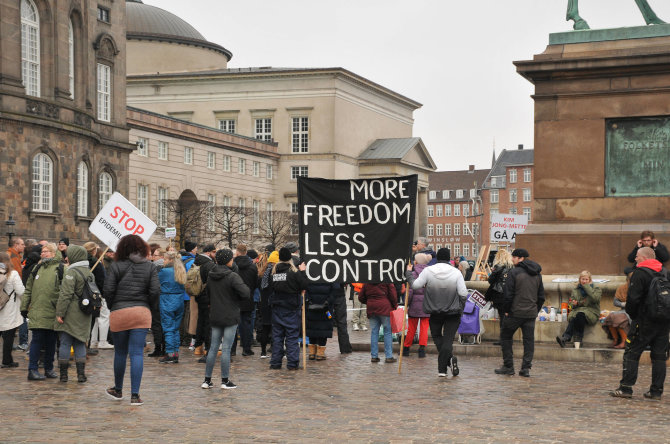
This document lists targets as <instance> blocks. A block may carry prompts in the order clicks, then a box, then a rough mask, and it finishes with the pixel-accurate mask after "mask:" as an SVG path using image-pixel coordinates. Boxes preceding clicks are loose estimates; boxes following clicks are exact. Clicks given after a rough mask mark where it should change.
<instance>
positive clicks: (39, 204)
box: [32, 153, 54, 213]
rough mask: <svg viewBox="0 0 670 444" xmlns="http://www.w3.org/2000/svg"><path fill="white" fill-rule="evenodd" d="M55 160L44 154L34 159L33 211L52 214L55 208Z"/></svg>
mask: <svg viewBox="0 0 670 444" xmlns="http://www.w3.org/2000/svg"><path fill="white" fill-rule="evenodd" d="M53 170H54V164H53V160H51V158H50V157H49V156H47V155H46V154H44V153H39V154H37V155H36V156H35V157H33V180H32V185H33V204H32V209H33V211H36V212H40V213H51V212H52V208H53Z"/></svg>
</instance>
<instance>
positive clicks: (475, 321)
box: [458, 299, 482, 344]
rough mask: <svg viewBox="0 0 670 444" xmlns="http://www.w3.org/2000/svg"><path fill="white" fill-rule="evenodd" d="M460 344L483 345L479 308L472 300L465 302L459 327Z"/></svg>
mask: <svg viewBox="0 0 670 444" xmlns="http://www.w3.org/2000/svg"><path fill="white" fill-rule="evenodd" d="M458 342H460V343H461V344H481V343H482V335H481V329H480V325H479V306H478V305H477V304H475V303H474V302H472V301H471V300H470V299H468V300H467V301H465V308H464V309H463V315H462V316H461V325H460V326H459V327H458Z"/></svg>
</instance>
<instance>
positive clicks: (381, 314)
mask: <svg viewBox="0 0 670 444" xmlns="http://www.w3.org/2000/svg"><path fill="white" fill-rule="evenodd" d="M358 300H359V301H361V303H363V304H366V305H367V316H368V320H369V321H370V356H371V357H370V362H379V327H381V326H383V327H384V355H386V359H385V360H384V362H386V363H389V364H390V363H393V362H396V361H397V359H396V358H394V357H393V339H392V336H391V312H392V311H393V310H395V309H396V308H398V295H397V293H396V289H395V285H393V284H385V283H381V284H364V285H363V288H362V289H361V292H360V293H359V294H358Z"/></svg>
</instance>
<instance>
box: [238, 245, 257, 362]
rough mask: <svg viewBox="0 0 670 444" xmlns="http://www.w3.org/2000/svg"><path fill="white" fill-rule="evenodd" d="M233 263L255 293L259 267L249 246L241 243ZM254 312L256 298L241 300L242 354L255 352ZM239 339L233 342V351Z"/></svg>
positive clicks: (250, 290) (251, 292) (250, 292)
mask: <svg viewBox="0 0 670 444" xmlns="http://www.w3.org/2000/svg"><path fill="white" fill-rule="evenodd" d="M233 263H234V264H235V265H237V274H239V275H240V277H241V278H242V280H243V281H244V283H245V285H246V286H247V287H248V288H249V294H251V295H253V294H254V290H256V286H257V285H258V268H257V267H256V264H254V261H252V260H251V258H250V257H249V256H247V246H246V245H244V244H239V245H238V246H237V248H236V249H235V258H234V259H233ZM253 312H254V300H253V298H249V299H248V300H244V301H242V302H240V325H239V327H238V328H239V330H240V342H242V356H251V355H253V354H254V352H253V351H252V350H251V344H252V342H253V340H254V331H253V328H252V326H251V319H252V315H253ZM236 345H237V341H235V343H234V344H233V351H232V353H233V354H234V353H235V348H236Z"/></svg>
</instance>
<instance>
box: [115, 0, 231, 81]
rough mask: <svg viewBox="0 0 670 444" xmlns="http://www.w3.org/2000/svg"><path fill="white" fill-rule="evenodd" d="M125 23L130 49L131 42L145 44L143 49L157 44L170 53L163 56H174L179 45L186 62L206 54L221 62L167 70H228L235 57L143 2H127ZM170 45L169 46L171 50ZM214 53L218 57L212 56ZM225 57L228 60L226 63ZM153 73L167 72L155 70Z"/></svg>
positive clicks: (187, 25)
mask: <svg viewBox="0 0 670 444" xmlns="http://www.w3.org/2000/svg"><path fill="white" fill-rule="evenodd" d="M126 20H127V30H126V39H127V41H128V44H129V46H130V45H131V42H138V43H139V42H144V43H145V45H140V46H141V47H142V48H143V50H146V49H147V48H148V47H150V46H151V45H149V44H148V43H149V42H151V43H152V44H153V46H155V45H156V44H158V45H159V46H161V47H162V48H163V49H164V50H165V51H164V52H167V54H163V56H166V55H167V56H172V55H174V53H175V51H176V50H177V49H176V48H174V47H175V46H180V47H181V48H180V49H179V52H180V56H181V55H184V56H185V59H186V60H190V61H191V62H192V61H193V60H192V59H193V58H194V54H195V53H198V52H199V53H203V51H204V52H206V53H208V54H209V56H208V57H212V56H214V59H215V60H216V59H218V63H214V66H209V65H212V60H210V62H209V63H207V64H206V65H208V66H201V67H199V66H193V65H191V66H190V67H186V66H183V67H182V68H183V69H178V68H177V67H172V68H177V69H168V71H186V70H199V69H211V68H212V67H214V68H221V67H224V68H225V67H226V64H227V62H228V61H229V60H230V59H231V58H232V57H233V54H232V53H231V52H230V51H228V50H227V49H226V48H224V47H223V46H220V45H217V44H216V43H212V42H209V41H207V39H205V37H203V35H202V34H201V33H200V32H198V30H197V29H195V28H194V27H193V26H191V25H190V24H188V23H187V22H186V21H184V20H183V19H181V18H179V17H177V16H176V15H174V14H172V13H171V12H168V11H166V10H164V9H161V8H157V7H155V6H151V5H146V4H144V3H143V2H142V1H141V0H126ZM168 45H169V46H170V48H169V49H168ZM187 47H190V48H192V50H193V51H189V50H188V48H187ZM153 49H155V48H152V50H153ZM159 52H160V51H159ZM189 52H190V53H189ZM212 52H213V53H215V54H212ZM217 56H218V57H217ZM222 56H223V57H222ZM196 58H202V57H196ZM224 58H225V60H223V59H224ZM221 65H223V66H221ZM156 68H159V67H156ZM153 71H154V72H156V71H161V72H165V69H163V70H161V69H154V70H153ZM128 73H129V74H131V73H132V72H130V71H129V72H128Z"/></svg>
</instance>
